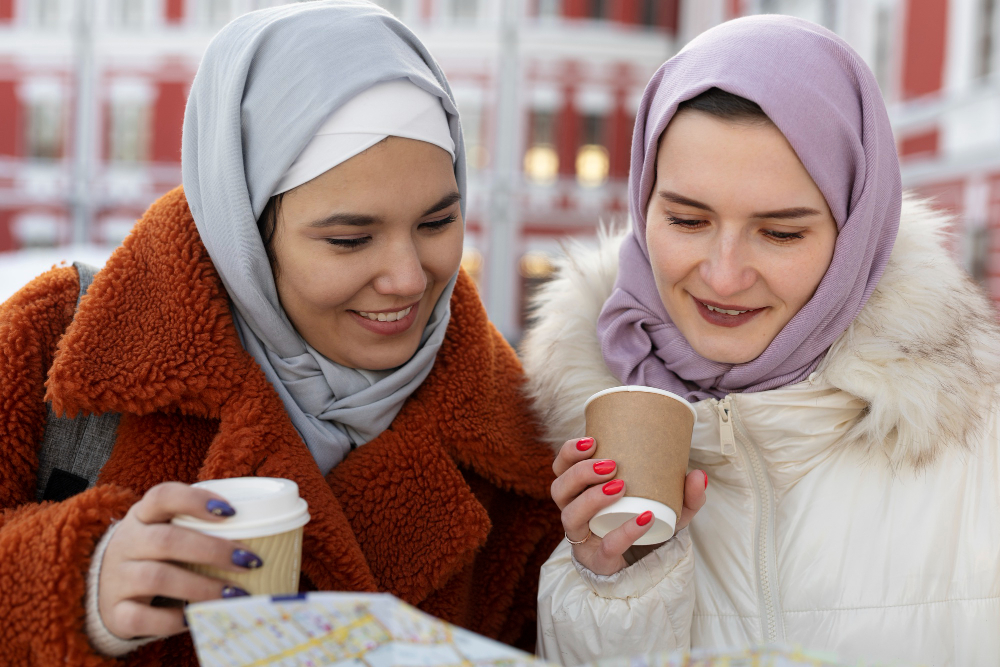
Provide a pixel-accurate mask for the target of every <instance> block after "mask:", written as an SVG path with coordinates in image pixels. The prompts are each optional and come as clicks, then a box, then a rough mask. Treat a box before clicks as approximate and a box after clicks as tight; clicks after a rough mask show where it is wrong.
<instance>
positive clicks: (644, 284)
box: [597, 15, 902, 402]
mask: <svg viewBox="0 0 1000 667" xmlns="http://www.w3.org/2000/svg"><path fill="white" fill-rule="evenodd" d="M713 87H716V88H720V89H722V90H724V91H726V92H729V93H732V94H734V95H739V96H741V97H745V98H747V99H749V100H751V101H753V102H756V103H757V104H759V105H760V106H761V108H762V109H763V110H764V112H765V113H766V114H767V115H768V117H770V119H771V120H772V121H773V122H774V124H775V125H777V127H778V128H779V129H780V130H781V132H782V133H783V134H784V135H785V137H786V138H787V139H788V141H789V143H790V144H791V145H792V148H794V149H795V152H796V154H797V155H798V157H799V159H800V160H801V161H802V164H803V165H804V166H805V168H806V170H807V171H808V172H809V175H810V176H812V179H813V181H814V182H815V183H816V185H817V186H818V187H819V189H820V191H821V192H822V193H823V196H824V197H825V198H826V202H827V204H828V205H829V207H830V211H831V212H832V213H833V218H834V220H836V222H837V227H838V229H839V234H838V237H837V243H836V247H835V250H834V254H833V260H832V262H831V264H830V267H829V269H828V270H827V272H826V275H825V276H824V277H823V280H822V281H821V282H820V284H819V287H818V288H817V289H816V292H815V294H813V297H812V299H810V300H809V301H808V302H807V303H806V305H805V306H803V307H802V309H801V310H800V311H799V312H798V313H797V314H796V315H795V316H794V317H793V318H792V319H791V321H790V322H789V323H788V324H787V325H786V326H785V327H784V328H783V329H782V330H781V331H780V332H779V333H778V335H777V336H776V337H775V339H774V340H773V341H771V343H770V345H768V347H767V349H765V350H764V352H763V353H762V354H761V355H760V356H759V357H757V358H756V359H754V360H753V361H750V362H747V363H743V364H725V363H718V362H715V361H711V360H709V359H705V358H704V357H702V356H700V355H699V354H698V353H697V352H695V351H694V350H693V349H692V348H691V345H690V344H689V343H688V342H687V340H685V338H684V336H683V335H681V332H680V331H679V330H678V329H677V327H676V326H675V325H674V323H673V322H672V321H671V320H670V317H669V316H668V315H667V312H666V309H665V308H664V306H663V302H662V301H661V299H660V296H659V293H658V292H657V289H656V284H655V283H654V280H653V272H652V268H651V267H650V261H649V251H648V250H647V248H646V206H647V203H648V202H649V197H650V195H651V193H652V188H653V185H654V184H655V181H656V169H655V167H656V151H657V143H658V141H659V138H660V135H661V134H662V133H663V131H664V129H665V128H666V126H667V124H668V123H669V122H670V119H671V118H672V117H673V115H674V113H675V112H676V110H677V105H678V104H679V103H680V102H683V101H684V100H688V99H691V98H693V97H695V96H697V95H699V94H700V93H703V92H705V91H706V90H708V89H709V88H713ZM901 201H902V186H901V184H900V175H899V162H898V160H897V158H896V146H895V143H894V141H893V136H892V130H891V128H890V126H889V118H888V115H887V114H886V110H885V105H884V103H883V101H882V96H881V94H880V93H879V88H878V84H877V83H876V81H875V77H874V76H873V75H872V72H871V70H870V69H869V68H868V66H867V65H865V63H864V62H863V61H862V60H861V58H860V57H859V56H858V55H857V54H856V53H855V52H854V50H853V49H851V47H850V46H848V45H847V43H846V42H844V41H843V40H842V39H840V38H839V37H837V36H836V35H835V34H833V33H832V32H830V31H829V30H826V29H824V28H822V27H820V26H818V25H816V24H813V23H810V22H808V21H803V20H801V19H796V18H791V17H787V16H774V15H765V16H753V17H748V18H743V19H737V20H734V21H729V22H728V23H724V24H722V25H720V26H718V27H716V28H713V29H712V30H709V31H707V32H705V33H703V34H702V35H700V36H699V37H697V38H696V39H695V40H693V41H692V42H691V43H690V44H688V45H687V47H685V48H684V49H683V50H682V51H681V52H680V53H679V54H677V55H676V56H675V57H673V58H671V59H670V60H669V61H667V62H666V63H664V64H663V66H662V67H660V69H659V70H658V71H657V72H656V74H655V75H654V76H653V78H652V80H651V81H650V82H649V84H648V85H647V86H646V90H645V92H644V93H643V96H642V101H641V102H640V104H639V110H638V113H637V114H636V122H635V131H634V133H633V135H632V165H631V172H630V176H629V211H630V213H631V216H632V221H633V222H632V233H631V234H629V235H628V237H626V239H625V241H624V244H623V245H622V248H621V254H620V256H619V267H620V269H619V273H618V278H617V280H616V281H615V287H614V291H613V292H612V294H611V297H610V298H609V299H608V300H607V302H605V304H604V308H603V310H602V311H601V315H600V317H599V319H598V322H597V331H598V336H599V338H600V340H601V349H602V352H603V353H604V360H605V363H606V364H607V366H608V368H609V369H610V370H611V372H612V373H613V374H614V375H615V376H616V377H617V378H618V379H619V380H621V381H622V382H624V383H626V384H639V385H646V386H650V387H658V388H660V389H665V390H668V391H672V392H674V393H677V394H679V395H681V396H684V397H685V398H687V400H689V401H691V402H696V401H699V400H702V399H705V398H709V397H716V398H721V397H723V396H725V395H726V394H729V393H731V392H756V391H765V390H768V389H775V388H777V387H783V386H785V385H788V384H792V383H795V382H799V381H801V380H804V379H805V378H806V377H808V376H809V374H810V373H811V372H812V371H813V370H814V369H815V368H816V366H817V365H818V364H819V362H820V360H821V359H822V358H823V355H824V354H825V353H826V350H827V349H828V348H829V347H830V345H831V344H832V343H833V342H834V341H835V340H836V339H837V338H838V337H839V336H840V335H841V334H842V333H843V332H844V331H846V330H847V327H848V326H849V325H850V324H851V322H852V321H853V320H854V318H855V317H856V316H857V315H858V313H859V312H861V309H862V307H863V306H864V305H865V303H866V302H867V301H868V298H869V297H870V296H871V293H872V291H873V290H874V289H875V286H876V285H877V284H878V281H879V278H880V277H881V276H882V272H883V271H884V269H885V265H886V263H887V262H888V260H889V253H890V252H891V251H892V246H893V243H894V241H895V239H896V231H897V229H898V227H899V215H900V206H901Z"/></svg>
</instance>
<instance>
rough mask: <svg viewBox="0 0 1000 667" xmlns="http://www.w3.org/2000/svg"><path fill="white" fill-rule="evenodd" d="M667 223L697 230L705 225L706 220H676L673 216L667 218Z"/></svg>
mask: <svg viewBox="0 0 1000 667" xmlns="http://www.w3.org/2000/svg"><path fill="white" fill-rule="evenodd" d="M667 222H669V223H670V224H671V225H678V226H680V227H684V228H685V229H695V228H697V227H700V226H701V225H702V224H704V223H705V221H704V220H685V219H684V218H675V217H674V216H672V215H668V216H667Z"/></svg>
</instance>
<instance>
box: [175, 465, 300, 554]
mask: <svg viewBox="0 0 1000 667" xmlns="http://www.w3.org/2000/svg"><path fill="white" fill-rule="evenodd" d="M192 486H194V487H196V488H199V489H207V490H209V491H211V492H212V493H217V494H218V495H220V496H222V497H223V498H225V499H226V502H228V503H229V504H230V505H231V506H232V508H233V509H234V510H236V514H235V515H234V516H231V517H228V518H226V519H223V520H221V521H205V520H203V519H196V518H194V517H192V516H187V515H185V514H181V515H178V516H176V517H174V518H173V520H171V523H172V524H174V525H175V526H182V527H184V528H190V529H192V530H197V531H198V532H199V533H205V534H206V535H213V536H215V537H223V538H225V539H227V540H242V539H247V538H251V537H266V536H268V535H278V534H280V533H285V532H288V531H290V530H295V529H296V528H299V527H301V526H304V525H306V524H307V523H309V506H308V504H307V503H306V501H305V500H303V499H302V498H300V497H299V485H298V484H296V483H295V482H293V481H292V480H290V479H281V478H279V477H233V478H230V479H211V480H208V481H205V482H198V483H197V484H193V485H192Z"/></svg>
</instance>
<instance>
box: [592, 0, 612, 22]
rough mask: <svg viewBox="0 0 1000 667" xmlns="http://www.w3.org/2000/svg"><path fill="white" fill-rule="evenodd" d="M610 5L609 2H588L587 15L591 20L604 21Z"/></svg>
mask: <svg viewBox="0 0 1000 667" xmlns="http://www.w3.org/2000/svg"><path fill="white" fill-rule="evenodd" d="M610 4H611V3H610V2H609V0H590V9H589V12H588V14H587V15H588V16H589V17H590V18H592V19H606V18H608V10H609V9H610V7H609V5H610Z"/></svg>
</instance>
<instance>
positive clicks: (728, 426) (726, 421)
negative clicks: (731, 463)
mask: <svg viewBox="0 0 1000 667" xmlns="http://www.w3.org/2000/svg"><path fill="white" fill-rule="evenodd" d="M718 410H719V436H720V439H721V440H722V455H723V456H728V455H730V454H734V455H735V454H736V432H735V431H734V430H733V415H732V412H731V409H730V403H729V397H728V396H727V397H725V398H724V399H722V400H721V401H719V406H718ZM727 447H728V451H727Z"/></svg>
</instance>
